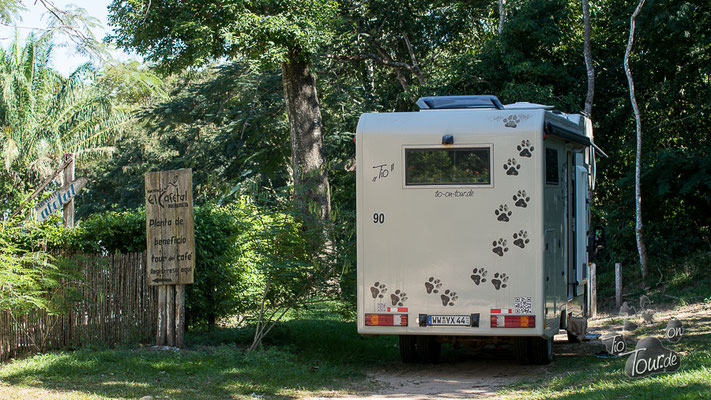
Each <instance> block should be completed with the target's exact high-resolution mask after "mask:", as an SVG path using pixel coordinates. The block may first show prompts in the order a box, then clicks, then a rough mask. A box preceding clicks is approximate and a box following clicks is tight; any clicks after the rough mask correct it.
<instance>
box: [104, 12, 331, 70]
mask: <svg viewBox="0 0 711 400" xmlns="http://www.w3.org/2000/svg"><path fill="white" fill-rule="evenodd" d="M337 9H338V8H337V4H336V2H335V1H332V0H307V1H303V0H279V1H275V0H255V1H249V2H245V1H242V0H229V1H204V0H191V1H186V2H181V3H174V2H169V1H154V2H144V1H139V0H131V1H114V2H112V3H111V4H110V5H109V25H111V26H113V27H114V32H115V34H112V35H109V36H108V39H109V40H110V41H112V42H114V43H116V45H117V46H118V47H120V48H123V49H127V50H128V49H131V50H135V51H137V52H138V53H139V54H141V55H143V56H145V57H146V60H148V61H152V62H157V63H158V64H159V67H160V68H161V69H163V70H165V71H171V72H177V71H181V70H184V69H186V68H188V67H191V66H194V65H204V64H206V63H208V62H210V61H214V60H217V59H219V58H221V57H225V56H227V57H234V56H235V55H236V54H238V53H239V54H243V55H248V56H251V57H252V58H253V59H258V60H260V61H262V62H264V63H265V64H267V65H272V66H278V65H279V64H281V63H282V62H284V61H285V60H286V57H287V53H288V52H289V51H292V50H298V52H300V53H301V54H302V55H303V56H304V57H308V56H309V55H311V54H313V53H315V52H316V51H317V50H318V49H319V48H320V47H321V46H322V45H323V44H325V43H327V42H328V41H329V40H330V29H329V28H328V27H329V25H330V24H331V21H332V20H333V19H334V18H335V16H336V15H337V14H336V13H337ZM174 43H181V45H180V46H175V45H174Z"/></svg>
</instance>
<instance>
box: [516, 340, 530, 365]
mask: <svg viewBox="0 0 711 400" xmlns="http://www.w3.org/2000/svg"><path fill="white" fill-rule="evenodd" d="M530 339H531V338H528V337H517V338H515V339H514V356H515V357H516V361H517V362H518V363H519V364H523V365H526V364H530V362H531V360H530V357H529V356H528V353H529V352H530V348H531V345H530V344H531V340H530Z"/></svg>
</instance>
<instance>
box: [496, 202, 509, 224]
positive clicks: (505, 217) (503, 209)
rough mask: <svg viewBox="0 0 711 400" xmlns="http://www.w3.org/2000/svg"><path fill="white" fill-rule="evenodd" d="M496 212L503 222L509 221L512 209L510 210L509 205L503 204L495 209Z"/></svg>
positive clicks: (497, 217)
mask: <svg viewBox="0 0 711 400" xmlns="http://www.w3.org/2000/svg"><path fill="white" fill-rule="evenodd" d="M494 214H496V219H497V220H499V221H501V222H509V217H510V216H511V211H509V206H507V205H506V204H501V205H500V206H499V208H498V209H496V210H494Z"/></svg>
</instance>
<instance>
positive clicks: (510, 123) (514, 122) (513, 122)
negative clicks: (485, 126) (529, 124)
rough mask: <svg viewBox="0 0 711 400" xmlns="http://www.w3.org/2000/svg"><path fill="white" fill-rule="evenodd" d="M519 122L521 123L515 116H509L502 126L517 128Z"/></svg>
mask: <svg viewBox="0 0 711 400" xmlns="http://www.w3.org/2000/svg"><path fill="white" fill-rule="evenodd" d="M519 122H521V119H520V118H519V117H517V116H515V115H509V116H508V117H506V118H504V126H505V127H507V128H515V127H517V126H518V123H519Z"/></svg>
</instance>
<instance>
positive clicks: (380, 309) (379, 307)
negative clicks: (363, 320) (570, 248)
mask: <svg viewBox="0 0 711 400" xmlns="http://www.w3.org/2000/svg"><path fill="white" fill-rule="evenodd" d="M387 311H388V305H387V304H385V303H378V304H377V312H387Z"/></svg>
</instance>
